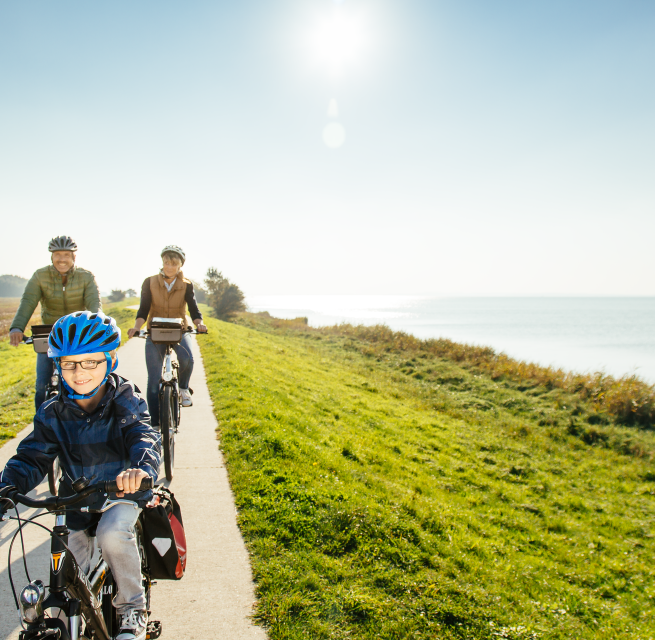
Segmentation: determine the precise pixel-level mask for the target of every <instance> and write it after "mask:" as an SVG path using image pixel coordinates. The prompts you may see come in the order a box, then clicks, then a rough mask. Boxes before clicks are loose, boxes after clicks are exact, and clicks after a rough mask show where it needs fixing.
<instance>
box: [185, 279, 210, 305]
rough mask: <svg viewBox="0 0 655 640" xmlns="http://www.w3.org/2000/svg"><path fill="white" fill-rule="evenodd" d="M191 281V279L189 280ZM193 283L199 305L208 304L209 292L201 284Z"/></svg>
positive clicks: (193, 281)
mask: <svg viewBox="0 0 655 640" xmlns="http://www.w3.org/2000/svg"><path fill="white" fill-rule="evenodd" d="M189 279H190V278H189ZM191 282H192V283H193V292H194V293H195V294H196V300H197V301H198V303H199V304H203V303H204V302H207V292H206V291H205V289H204V288H203V286H202V285H201V284H198V283H197V282H196V281H195V280H191Z"/></svg>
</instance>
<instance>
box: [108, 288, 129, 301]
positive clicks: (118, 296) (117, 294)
mask: <svg viewBox="0 0 655 640" xmlns="http://www.w3.org/2000/svg"><path fill="white" fill-rule="evenodd" d="M109 300H110V301H111V302H120V301H121V300H125V291H121V290H120V289H112V291H111V293H110V294H109Z"/></svg>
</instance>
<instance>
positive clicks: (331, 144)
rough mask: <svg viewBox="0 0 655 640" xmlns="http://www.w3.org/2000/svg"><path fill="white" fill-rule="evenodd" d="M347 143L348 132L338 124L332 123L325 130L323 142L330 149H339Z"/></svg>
mask: <svg viewBox="0 0 655 640" xmlns="http://www.w3.org/2000/svg"><path fill="white" fill-rule="evenodd" d="M345 141H346V130H345V129H344V128H343V125H341V124H339V123H338V122H330V123H329V124H328V125H326V127H325V129H323V142H325V146H327V147H328V148H330V149H338V148H339V147H341V146H343V143H344V142H345Z"/></svg>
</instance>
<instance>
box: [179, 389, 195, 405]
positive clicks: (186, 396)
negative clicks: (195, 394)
mask: <svg viewBox="0 0 655 640" xmlns="http://www.w3.org/2000/svg"><path fill="white" fill-rule="evenodd" d="M180 398H182V406H183V407H190V406H191V405H192V404H193V400H191V393H190V391H189V390H188V389H180Z"/></svg>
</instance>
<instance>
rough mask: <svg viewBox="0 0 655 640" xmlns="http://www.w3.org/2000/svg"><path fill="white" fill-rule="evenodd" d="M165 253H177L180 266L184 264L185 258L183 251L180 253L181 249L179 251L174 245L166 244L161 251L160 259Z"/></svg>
mask: <svg viewBox="0 0 655 640" xmlns="http://www.w3.org/2000/svg"><path fill="white" fill-rule="evenodd" d="M165 253H177V255H178V256H180V258H181V260H182V264H184V262H185V261H186V256H185V255H184V251H182V249H180V247H178V246H177V245H175V244H168V245H166V246H165V247H164V248H163V249H162V250H161V257H162V258H163V257H164V254H165Z"/></svg>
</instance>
